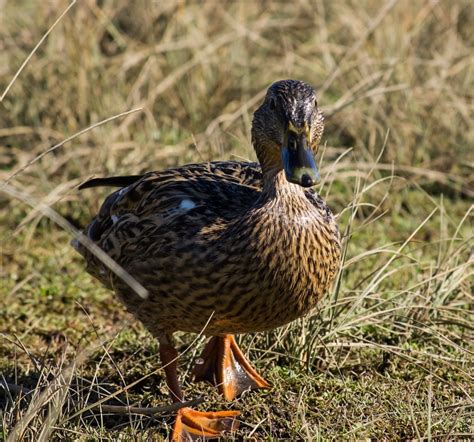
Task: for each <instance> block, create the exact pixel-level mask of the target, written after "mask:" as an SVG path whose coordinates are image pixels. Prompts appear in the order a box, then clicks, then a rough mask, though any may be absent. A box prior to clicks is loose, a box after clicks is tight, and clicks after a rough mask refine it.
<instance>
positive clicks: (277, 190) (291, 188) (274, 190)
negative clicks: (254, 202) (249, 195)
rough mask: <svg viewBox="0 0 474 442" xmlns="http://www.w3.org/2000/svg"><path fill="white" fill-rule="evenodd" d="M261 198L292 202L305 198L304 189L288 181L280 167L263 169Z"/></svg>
mask: <svg viewBox="0 0 474 442" xmlns="http://www.w3.org/2000/svg"><path fill="white" fill-rule="evenodd" d="M262 198H263V199H264V200H265V201H269V202H270V201H273V200H276V201H280V202H282V203H288V204H294V202H295V201H298V200H301V199H303V200H306V197H305V194H304V189H303V187H301V186H298V185H297V184H292V183H290V182H289V181H288V180H287V179H286V177H285V172H284V171H283V170H282V169H279V170H278V169H276V168H275V169H273V170H271V171H263V189H262Z"/></svg>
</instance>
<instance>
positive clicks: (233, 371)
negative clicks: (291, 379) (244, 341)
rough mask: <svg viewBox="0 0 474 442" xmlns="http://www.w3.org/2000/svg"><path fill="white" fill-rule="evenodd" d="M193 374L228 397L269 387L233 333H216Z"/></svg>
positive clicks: (197, 379) (198, 379) (232, 397)
mask: <svg viewBox="0 0 474 442" xmlns="http://www.w3.org/2000/svg"><path fill="white" fill-rule="evenodd" d="M200 359H201V362H202V363H201V364H196V366H195V368H194V371H193V374H194V379H195V380H196V381H208V382H210V383H212V384H214V385H216V386H217V387H218V388H219V391H220V393H222V395H223V396H224V397H225V399H227V400H229V401H231V400H232V399H234V398H235V397H237V396H238V395H240V394H241V393H242V392H244V391H246V390H254V389H257V388H270V384H269V383H268V382H267V381H266V380H265V379H263V378H262V377H261V376H260V375H259V374H258V373H257V372H256V371H255V370H254V368H253V367H252V366H251V365H250V363H249V361H248V360H247V358H246V357H245V355H244V354H243V353H242V351H241V350H240V348H239V346H238V345H237V342H235V338H234V336H232V335H226V336H223V337H220V336H215V337H213V338H212V339H211V340H210V341H209V342H208V343H207V345H206V347H205V349H204V352H203V353H202V355H201V358H200Z"/></svg>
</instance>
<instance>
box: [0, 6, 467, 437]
mask: <svg viewBox="0 0 474 442" xmlns="http://www.w3.org/2000/svg"><path fill="white" fill-rule="evenodd" d="M72 3H74V2H72ZM69 4H70V3H69V2H67V1H64V0H54V1H49V2H43V3H37V2H32V1H29V0H25V1H22V2H20V3H18V2H16V3H13V2H6V3H5V4H4V5H2V8H1V9H0V94H2V96H4V98H3V100H2V101H1V103H0V107H1V110H2V111H1V112H0V179H1V180H2V183H1V184H0V190H2V192H0V241H1V242H0V273H1V279H2V283H1V284H0V410H1V411H0V438H1V439H8V438H9V439H10V440H18V439H23V440H49V439H60V438H63V439H74V440H84V441H85V440H96V439H99V438H101V439H104V440H129V439H131V438H133V439H134V440H135V439H136V440H150V439H152V440H161V439H163V438H165V437H166V436H167V435H168V433H169V430H170V424H171V422H172V414H173V413H172V411H171V410H169V409H166V407H165V408H163V406H164V405H166V404H167V403H168V397H167V391H166V387H165V383H164V374H163V370H162V368H161V364H160V361H159V358H158V355H157V343H156V342H155V341H154V340H153V338H152V337H151V336H149V334H148V333H147V332H146V331H145V330H144V329H143V327H142V326H141V324H139V323H136V322H135V321H134V320H133V318H131V317H130V316H129V315H128V314H126V313H125V312H124V309H123V307H122V306H121V305H120V304H119V303H118V301H116V300H115V299H114V297H113V296H112V294H111V293H109V292H108V291H107V290H106V289H104V288H103V287H101V286H100V285H99V284H98V283H97V282H96V281H94V280H93V279H92V278H91V277H90V276H89V275H88V274H86V273H85V271H84V266H83V263H82V261H81V259H80V257H78V256H77V255H76V254H75V253H74V251H73V250H72V249H71V248H70V246H69V240H70V236H69V234H68V233H67V232H65V231H62V230H61V229H60V228H59V227H58V226H57V225H56V224H55V223H54V222H53V221H52V220H51V219H49V218H48V216H47V215H48V213H49V214H51V213H53V214H55V218H54V219H56V220H57V219H60V218H58V217H59V216H63V217H64V218H65V219H66V220H68V221H69V222H71V223H72V224H75V225H77V226H83V225H84V224H85V223H86V222H87V221H88V220H89V219H90V217H91V216H92V215H93V214H94V213H95V212H96V211H97V209H98V207H99V205H100V204H101V202H102V200H103V197H104V196H105V195H106V193H107V190H105V189H104V190H102V189H100V190H88V191H85V192H83V193H81V194H80V195H78V194H77V192H75V191H74V187H75V186H76V185H77V184H79V183H80V182H82V181H83V180H84V179H86V178H87V177H89V176H91V175H93V174H96V175H108V174H120V173H124V174H130V173H139V172H142V171H145V170H150V169H159V168H165V167H168V166H173V165H176V164H183V163H187V162H198V161H207V160H211V159H212V160H215V159H229V158H244V159H254V158H255V157H254V153H253V151H252V149H251V146H250V135H249V130H250V124H251V114H252V111H253V110H254V108H255V107H256V105H257V104H258V102H259V101H260V100H261V99H262V97H263V93H264V92H265V90H266V88H267V87H268V85H269V84H270V83H271V82H273V81H275V80H276V79H280V78H287V77H292V78H300V79H303V80H306V81H308V82H309V83H311V84H313V85H315V86H317V87H318V89H319V94H320V97H319V102H320V104H321V105H322V106H323V109H324V111H325V113H326V116H327V118H326V127H327V129H326V134H325V136H324V139H323V141H324V146H322V148H321V154H320V158H319V160H320V163H321V166H322V167H321V171H322V176H323V182H322V184H321V185H320V187H319V191H320V193H321V194H322V195H323V196H324V198H325V199H327V200H328V202H329V204H330V206H331V207H332V208H333V210H334V211H335V212H336V213H338V217H339V218H338V219H339V225H340V228H341V231H342V232H343V235H344V262H343V265H342V267H341V270H340V274H339V276H338V280H337V282H336V284H335V285H334V288H333V290H332V291H331V293H329V294H328V295H327V296H326V298H325V299H324V300H323V301H322V302H321V304H320V305H319V307H318V309H317V310H316V311H314V312H312V314H311V315H309V316H308V317H306V318H304V319H301V320H298V321H296V322H295V323H293V324H289V325H287V326H285V327H282V328H280V329H278V330H274V331H272V332H269V333H264V334H254V335H248V336H243V337H241V338H240V340H241V343H242V347H243V348H244V349H246V350H247V352H248V355H249V357H250V358H251V360H252V361H253V362H254V363H255V365H256V366H257V367H258V369H259V371H261V372H262V373H263V374H264V375H265V377H267V378H268V380H269V381H270V382H271V383H272V385H273V389H272V391H271V392H252V393H248V394H244V395H243V396H242V397H241V398H239V399H237V400H236V401H234V402H233V403H231V404H227V403H225V402H224V401H223V400H222V398H220V397H219V396H218V395H217V393H216V392H215V391H214V390H213V389H212V388H210V387H209V386H206V385H201V384H200V385H193V384H190V383H189V374H190V371H191V368H192V365H193V361H194V360H195V359H196V358H197V357H198V355H199V351H200V348H201V344H202V341H203V339H200V338H198V339H197V341H196V342H194V340H195V339H196V337H195V336H189V335H186V334H179V335H178V336H177V338H178V342H179V344H180V346H181V347H180V348H181V356H180V359H179V362H180V369H181V374H182V376H183V379H184V387H185V390H186V394H187V397H188V398H189V399H200V398H204V399H205V404H204V405H200V407H203V408H204V409H239V410H241V411H242V415H241V419H242V425H241V428H240V429H239V431H238V433H237V434H236V435H233V436H229V440H232V439H237V440H239V439H240V438H243V437H254V438H255V439H257V440H262V439H268V440H272V439H290V440H299V439H305V440H306V439H308V440H312V439H314V440H341V439H345V440H354V439H362V438H374V439H390V440H391V439H420V440H422V439H428V440H433V439H435V440H453V439H465V440H469V439H471V438H472V437H474V426H473V425H474V424H473V414H474V402H473V396H474V389H473V385H474V379H473V373H472V367H473V363H474V357H473V355H474V345H473V342H474V329H473V326H472V311H473V307H474V295H473V293H474V290H473V288H474V287H473V273H474V266H473V262H474V259H473V249H472V245H473V229H472V219H473V218H472V217H473V205H472V201H473V196H474V192H473V188H474V182H473V178H472V177H473V176H474V174H473V173H472V166H473V164H472V155H470V153H471V151H472V145H473V141H474V132H473V130H472V127H474V125H473V118H472V115H473V114H472V89H473V86H474V84H473V78H474V76H473V63H472V47H473V45H474V40H473V36H472V32H470V28H471V26H470V24H471V23H472V21H473V19H474V8H473V7H472V4H471V2H470V1H469V0H465V1H463V0H460V1H458V2H456V3H447V2H431V1H420V2H406V1H398V2H397V1H395V0H389V1H387V2H385V3H381V2H377V1H372V0H367V1H363V2H359V1H357V2H356V1H351V0H345V1H343V0H335V1H330V2H329V1H326V0H314V1H313V0H311V1H305V0H300V1H296V2H288V3H281V2H275V3H272V2H265V3H261V2H253V3H251V2H230V3H227V4H225V5H224V4H222V3H221V2H219V1H217V0H216V1H207V2H204V3H202V2H188V3H183V2H149V1H145V0H144V1H136V2H128V1H125V0H119V1H114V2H99V3H97V2H93V1H85V2H76V3H74V4H73V5H72V6H71V7H70V8H69V9H68V10H67V12H66V14H65V15H63V16H62V17H60V16H61V13H63V11H65V10H66V8H68V6H69ZM59 17H60V20H58V21H57V19H58V18H59ZM56 21H57V23H56V24H55V25H54V27H53V24H54V23H55V22H56ZM48 30H50V33H49V35H48V36H47V38H43V37H44V36H45V35H46V33H47V32H48ZM42 39H43V40H42ZM38 42H41V44H39V45H37V43H38ZM36 45H37V48H36V50H35V52H34V53H33V52H32V50H33V49H34V48H35V46H36ZM30 55H31V56H30ZM29 56H30V57H29ZM28 57H29V58H28ZM25 60H26V61H27V63H26V64H24V66H23V68H22V70H21V72H20V71H19V69H20V67H21V66H22V64H23V63H24V62H25ZM16 73H19V74H18V76H17V77H16V79H15V80H14V81H13V82H12V79H14V78H15V75H16ZM137 108H142V110H141V111H140V112H129V111H133V110H134V109H137ZM118 115H122V117H121V118H116V116H118ZM66 141H67V142H66ZM6 183H8V186H10V187H9V189H16V193H15V192H14V193H12V192H10V193H9V194H7V193H5V192H6V189H7V187H6ZM12 195H17V196H20V198H17V197H12ZM22 195H23V197H22ZM28 201H30V203H31V201H34V202H35V203H34V204H33V205H34V206H35V207H33V208H32V207H31V204H30V205H28V204H26V203H28ZM44 207H46V208H51V211H50V212H48V211H45V210H42V208H44ZM52 209H54V211H53V210H52ZM195 344H198V345H195ZM111 406H118V407H121V408H119V410H120V412H117V409H114V408H111ZM107 407H109V408H107ZM125 407H135V408H133V410H135V411H134V412H132V413H129V412H126V410H125ZM152 407H155V408H157V409H158V410H157V411H158V412H157V413H156V414H155V415H153V416H150V415H144V414H143V409H147V410H150V409H152ZM155 408H154V409H155ZM137 409H142V410H141V412H138V411H140V410H138V411H137ZM114 410H115V411H114Z"/></svg>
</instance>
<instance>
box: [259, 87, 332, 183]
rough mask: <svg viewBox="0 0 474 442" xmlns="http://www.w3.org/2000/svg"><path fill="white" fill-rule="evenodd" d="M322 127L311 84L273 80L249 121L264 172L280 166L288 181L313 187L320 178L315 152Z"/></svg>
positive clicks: (276, 170)
mask: <svg viewBox="0 0 474 442" xmlns="http://www.w3.org/2000/svg"><path fill="white" fill-rule="evenodd" d="M323 130H324V117H323V114H322V112H321V111H320V110H319V109H318V103H317V100H316V92H315V90H314V89H313V87H311V86H310V85H309V84H306V83H304V82H302V81H298V80H282V81H277V82H276V83H273V84H272V85H271V86H270V88H269V89H268V91H267V94H266V96H265V100H264V101H263V103H262V105H261V106H260V107H259V108H258V109H257V110H256V111H255V113H254V117H253V123H252V143H253V145H254V147H255V151H256V153H257V157H258V159H259V161H260V164H261V166H262V170H263V173H264V175H274V174H276V173H277V172H278V171H280V170H282V169H283V170H284V171H285V177H286V179H287V180H288V181H289V182H290V183H294V184H299V185H300V186H303V187H311V186H314V185H315V184H316V183H317V182H318V181H319V179H320V177H319V172H318V169H317V167H316V161H315V155H316V153H317V150H318V145H319V141H320V140H321V136H322V134H323Z"/></svg>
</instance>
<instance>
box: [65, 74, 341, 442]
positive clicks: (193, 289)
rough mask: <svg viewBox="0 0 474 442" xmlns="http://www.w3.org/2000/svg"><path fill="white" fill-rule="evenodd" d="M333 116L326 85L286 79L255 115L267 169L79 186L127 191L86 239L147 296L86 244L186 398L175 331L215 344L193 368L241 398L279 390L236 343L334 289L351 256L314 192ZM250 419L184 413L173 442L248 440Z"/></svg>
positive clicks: (229, 396) (201, 170) (208, 169)
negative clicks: (324, 106) (242, 434)
mask: <svg viewBox="0 0 474 442" xmlns="http://www.w3.org/2000/svg"><path fill="white" fill-rule="evenodd" d="M323 130H324V116H323V113H322V111H321V110H320V109H319V107H318V101H317V97H316V91H315V89H314V88H313V87H312V86H311V85H309V84H307V83H305V82H303V81H299V80H280V81H276V82H275V83H273V84H272V85H271V86H270V87H269V88H268V90H267V93H266V95H265V98H264V99H263V102H262V103H261V105H260V106H259V107H258V109H257V110H256V111H255V112H254V115H253V120H252V129H251V140H252V145H253V147H254V149H255V152H256V156H257V158H258V163H256V162H243V161H214V162H203V163H199V164H188V165H184V166H181V167H175V168H170V169H167V170H162V171H153V172H148V173H145V174H141V175H128V176H112V177H104V178H93V179H90V180H88V181H86V182H84V183H83V184H82V185H81V186H80V187H79V189H87V188H94V187H98V186H109V187H115V188H118V189H117V190H116V191H114V192H113V193H111V194H110V195H109V196H108V197H107V198H106V199H105V201H104V203H103V204H102V206H101V208H100V210H99V211H98V213H97V215H96V216H95V217H94V218H93V219H92V220H91V222H90V223H89V224H88V226H87V227H86V228H85V229H84V231H83V234H84V235H85V236H86V237H87V238H88V240H89V241H91V242H92V243H93V244H95V245H96V246H98V247H99V248H100V249H101V250H102V251H104V252H105V253H106V254H107V255H108V256H109V257H110V258H112V259H113V260H114V261H115V262H116V263H117V264H118V265H119V266H120V267H121V268H122V269H123V270H124V271H125V272H126V273H128V274H129V275H130V276H131V277H132V278H133V279H134V280H135V281H137V282H138V283H139V284H141V286H142V287H144V289H145V290H146V296H143V295H142V294H140V293H137V291H136V290H135V289H134V288H133V287H132V286H131V285H130V283H129V282H128V280H125V279H124V278H122V277H121V276H120V275H119V274H117V273H116V272H113V271H111V270H110V267H109V266H107V265H106V264H105V263H104V262H103V260H101V259H100V258H99V257H98V256H97V254H96V253H93V251H92V250H91V248H90V247H85V246H84V242H83V241H77V239H76V240H75V241H73V246H74V247H75V248H76V249H77V251H78V252H79V253H80V254H81V255H82V256H83V257H84V259H85V262H86V270H87V271H88V272H89V273H90V274H91V275H93V276H94V277H95V278H97V279H98V280H99V281H100V282H101V283H102V284H103V285H105V286H106V287H107V288H109V289H110V290H112V291H114V292H115V294H116V295H117V296H118V298H119V300H120V301H121V302H122V303H123V304H124V305H125V307H126V309H127V310H128V311H129V312H131V313H132V314H133V315H134V316H135V317H136V318H137V319H138V320H139V321H141V322H142V323H143V324H144V326H145V327H146V328H147V329H148V331H149V332H150V333H151V334H152V335H153V336H154V337H156V339H157V340H158V342H159V354H160V359H161V362H162V364H163V367H164V371H165V375H166V383H167V386H168V389H169V393H170V396H171V400H172V401H173V402H182V401H184V395H183V392H182V389H181V384H180V382H179V379H178V374H177V360H178V357H179V354H178V351H177V350H176V348H175V344H174V339H173V334H174V333H175V332H178V331H181V332H189V333H203V334H204V335H205V336H207V337H209V341H208V342H207V344H206V345H205V348H204V351H203V353H202V355H201V357H200V358H199V359H197V360H196V362H197V363H196V366H195V368H194V371H193V376H194V380H195V381H207V382H209V383H211V384H213V385H215V386H216V387H217V388H218V389H219V392H220V393H221V394H222V395H223V396H224V398H225V399H226V400H228V401H232V400H233V399H234V398H236V397H237V396H238V395H240V394H242V393H243V392H244V391H247V390H254V389H269V388H271V386H270V384H269V383H268V382H267V381H266V380H265V379H264V378H263V377H262V376H261V375H259V374H258V373H257V371H256V370H255V369H254V368H253V366H252V365H251V363H250V362H249V361H248V359H247V358H246V356H245V354H244V353H243V351H242V350H241V349H240V348H239V346H238V344H237V341H236V339H235V335H239V334H246V333H255V332H262V331H266V330H271V329H274V328H276V327H280V326H282V325H284V324H287V323H289V322H291V321H294V320H296V319H297V318H300V317H303V316H305V315H307V314H308V313H309V312H310V311H311V310H312V309H313V308H314V307H315V306H316V304H317V303H318V302H319V301H320V300H321V298H322V297H323V296H324V294H325V293H327V292H328V290H329V289H330V287H331V285H332V283H333V281H334V279H335V277H336V274H337V272H338V268H339V266H340V260H341V238H340V233H339V230H338V226H337V223H336V219H335V216H334V215H333V213H332V212H331V210H330V209H329V207H328V205H327V204H326V203H325V202H324V200H323V199H322V198H321V197H320V195H319V194H318V193H317V192H316V191H315V190H314V186H315V185H316V184H317V183H318V182H319V180H320V175H319V171H318V168H317V166H316V160H315V157H316V154H317V151H318V147H319V145H320V141H321V137H322V134H323ZM239 414H240V412H238V411H235V410H230V411H198V410H196V409H194V408H191V407H183V408H181V409H179V410H178V412H177V414H176V417H175V420H174V424H173V428H172V432H171V439H172V440H173V441H184V440H196V439H200V438H202V439H203V440H205V439H213V438H218V437H220V436H221V435H223V434H224V433H225V432H228V431H235V429H236V428H237V426H238V424H239V422H238V419H237V418H238V416H239Z"/></svg>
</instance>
